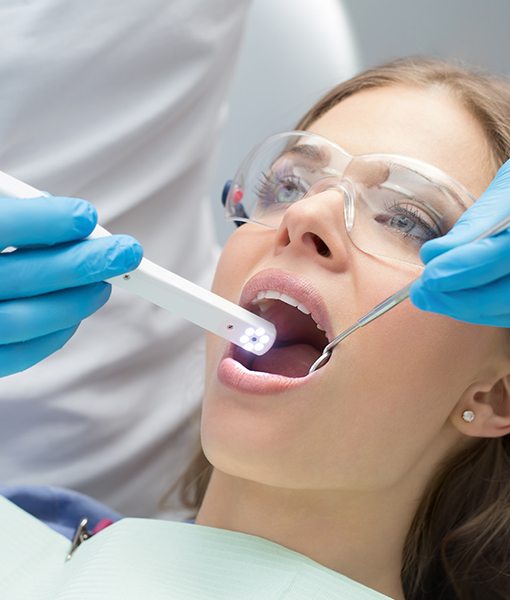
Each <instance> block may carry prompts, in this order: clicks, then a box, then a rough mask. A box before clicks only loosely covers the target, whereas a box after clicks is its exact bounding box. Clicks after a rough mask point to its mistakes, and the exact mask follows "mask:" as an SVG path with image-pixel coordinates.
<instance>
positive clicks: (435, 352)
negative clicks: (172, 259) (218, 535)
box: [182, 60, 510, 600]
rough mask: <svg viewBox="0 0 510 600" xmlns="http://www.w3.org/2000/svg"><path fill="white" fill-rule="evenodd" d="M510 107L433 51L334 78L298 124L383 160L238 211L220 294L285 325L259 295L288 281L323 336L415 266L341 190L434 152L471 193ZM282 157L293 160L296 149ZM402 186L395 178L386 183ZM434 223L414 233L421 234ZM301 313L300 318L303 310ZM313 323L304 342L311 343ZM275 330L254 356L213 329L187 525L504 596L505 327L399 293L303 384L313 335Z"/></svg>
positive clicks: (367, 572)
mask: <svg viewBox="0 0 510 600" xmlns="http://www.w3.org/2000/svg"><path fill="white" fill-rule="evenodd" d="M509 106H510V90H509V89H508V88H507V87H506V86H505V85H504V84H502V83H498V82H496V81H493V80H492V79H490V78H486V77H484V76H480V75H476V74H470V73H468V72H465V71H463V70H462V69H458V68H456V67H453V66H448V65H443V64H441V63H437V62H434V61H421V60H417V61H411V60H408V61H397V62H394V63H391V64H389V65H386V66H383V67H380V68H376V69H374V70H372V71H368V72H365V73H363V74H361V75H359V76H358V77H355V78H354V79H352V80H350V81H348V82H346V83H344V84H341V85H340V86H339V87H338V88H336V89H335V90H333V91H332V92H331V93H330V94H328V96H326V97H325V98H324V99H323V100H322V101H320V102H319V103H318V105H317V106H315V107H314V108H313V109H312V110H311V111H310V112H309V113H308V114H307V115H306V116H305V117H304V119H303V120H302V121H301V122H300V123H299V124H298V127H297V129H299V130H306V131H308V132H310V133H311V134H316V135H317V136H320V138H319V137H317V138H314V139H326V140H329V142H325V144H326V145H327V144H328V143H329V144H331V147H330V150H331V152H332V153H333V154H335V155H336V156H340V155H343V156H348V155H350V156H351V157H352V156H359V155H370V154H372V153H376V154H377V155H378V156H379V158H378V159H377V160H378V161H379V163H381V164H382V166H383V168H382V170H380V171H379V174H378V171H377V165H375V168H371V169H370V170H368V171H367V170H366V168H365V167H366V166H367V164H369V163H370V161H371V158H370V156H368V157H365V158H364V159H361V162H359V161H358V162H356V161H353V162H352V164H354V165H358V166H359V169H358V170H357V171H356V170H355V171H354V172H350V173H347V171H346V172H345V173H344V175H345V177H343V178H342V179H341V185H339V186H335V185H334V184H332V185H326V186H323V185H322V184H321V180H320V178H319V180H318V182H316V183H317V188H313V186H311V187H310V190H311V191H310V190H309V191H310V193H308V192H307V194H308V195H307V197H306V200H305V201H303V202H294V201H293V200H294V199H299V198H300V194H299V193H298V194H297V196H293V194H295V193H296V190H299V188H298V187H296V186H297V185H298V184H297V183H296V182H295V181H294V180H293V184H292V186H289V185H287V186H286V187H285V186H284V189H283V194H284V195H283V197H282V199H283V201H284V202H286V205H285V210H281V211H280V212H279V213H278V218H277V219H276V220H273V222H272V223H271V225H272V227H261V226H260V224H258V223H253V222H249V223H246V224H244V225H242V227H240V228H239V229H238V230H237V231H236V232H235V233H234V234H233V235H232V236H231V238H230V239H229V241H228V243H227V245H226V246H225V249H224V251H223V254H222V257H221V260H220V263H219V265H218V269H217V272H216V278H215V282H214V291H216V292H217V293H219V294H220V295H222V296H224V297H226V298H228V299H229V300H233V301H235V302H241V303H243V304H246V303H248V305H250V306H252V305H251V302H252V300H255V303H256V304H255V306H254V310H258V311H264V310H265V311H266V313H265V315H266V317H268V318H269V317H271V316H273V317H274V320H275V321H277V324H278V322H279V323H280V325H281V326H282V329H283V330H285V327H286V325H285V323H286V322H288V321H291V320H292V319H294V318H295V314H294V313H292V314H293V316H291V312H292V311H294V310H295V309H293V308H290V309H289V308H288V307H287V308H285V309H282V306H281V304H282V302H281V301H280V302H279V301H278V300H274V296H273V299H271V292H284V293H285V294H286V295H287V296H286V297H285V299H286V300H288V296H293V294H294V293H295V295H296V298H294V299H297V300H299V302H301V304H302V305H303V306H302V308H303V307H304V308H305V309H307V308H308V304H310V305H311V307H312V311H311V314H312V317H313V318H314V320H316V321H317V320H319V319H318V315H320V322H319V323H317V324H318V325H320V326H322V328H323V329H325V332H326V335H327V337H328V338H329V339H331V337H332V336H333V335H335V334H336V333H338V332H340V331H342V330H343V329H345V328H346V327H347V326H349V325H350V324H352V323H353V322H354V321H355V320H356V319H357V318H359V316H361V315H362V314H364V313H366V312H367V311H368V310H369V309H370V308H372V307H373V306H374V305H375V304H377V303H378V302H380V301H381V300H382V299H384V298H386V297H387V296H389V295H390V294H391V293H393V292H395V291H396V290H397V289H399V288H401V287H403V286H404V285H406V284H407V283H409V281H411V280H412V279H413V278H416V277H418V276H419V274H420V272H421V267H420V266H419V264H417V263H416V261H413V260H400V258H401V257H399V256H398V255H397V254H398V253H397V252H396V251H395V252H394V253H393V254H392V252H389V254H392V255H391V256H389V255H388V253H386V254H385V253H384V252H377V251H374V247H373V246H372V242H373V237H371V236H369V235H365V233H366V232H364V230H363V227H361V229H359V225H358V224H359V222H360V221H359V216H358V217H357V218H358V221H357V222H356V225H355V228H356V227H358V229H357V230H356V231H357V232H358V233H359V235H360V237H359V238H357V237H354V236H353V233H352V232H354V230H355V228H353V229H352V232H349V233H348V232H347V228H346V227H345V224H344V219H345V217H344V219H342V211H343V210H344V209H343V207H344V204H345V203H346V202H347V196H348V195H349V193H351V194H352V195H353V196H356V194H359V195H360V196H363V194H365V196H366V197H369V196H370V193H371V192H372V191H373V189H374V188H376V187H378V188H381V187H382V188H384V185H385V182H386V181H389V178H388V171H389V170H391V169H392V168H393V164H392V163H391V161H389V162H388V159H382V158H380V156H381V155H388V154H391V155H400V156H403V157H410V159H411V162H409V164H411V163H412V160H413V159H418V160H419V161H423V162H424V163H428V164H431V165H433V166H434V167H436V168H439V169H441V171H443V172H445V173H446V174H447V176H445V177H446V179H447V178H448V176H449V177H451V178H453V180H455V181H453V182H452V186H453V188H455V186H456V185H457V184H456V183H455V182H458V186H457V188H456V189H459V190H462V189H464V188H465V189H467V190H468V191H469V192H470V193H471V194H472V196H474V197H478V196H480V194H481V193H482V192H483V190H484V189H485V188H486V186H487V185H488V183H489V182H490V180H491V179H492V177H493V176H494V174H495V172H496V170H497V167H498V166H499V165H500V164H501V163H502V162H503V161H504V160H505V159H506V158H508V156H509V155H510V131H509V129H508V125H507V123H509V122H510V109H509V108H508V107H509ZM289 139H293V138H289ZM300 139H301V138H300ZM303 139H304V138H303ZM298 145H303V142H302V141H301V142H299V143H298ZM304 145H305V146H306V144H304ZM334 148H338V150H334ZM285 152H287V153H289V152H290V153H292V152H294V154H300V155H301V157H302V155H303V148H300V149H299V152H296V151H295V146H292V145H291V146H286V149H285ZM481 156H482V157H483V160H481V159H480V157H481ZM282 157H283V158H284V156H283V155H280V156H279V158H278V160H279V159H280V158H282ZM323 159H324V156H318V155H317V154H315V155H314V156H313V157H311V155H310V154H309V156H308V157H307V160H308V164H307V165H305V166H304V165H303V163H298V167H299V169H306V171H307V172H308V173H313V172H317V171H320V169H322V168H323V165H322V164H320V161H321V160H323ZM310 160H311V161H312V163H313V164H310ZM406 160H407V159H406V158H402V159H401V165H403V171H402V172H404V171H405V169H408V170H407V171H405V174H406V176H407V177H410V178H411V179H412V178H413V177H414V175H415V174H417V173H419V172H420V170H419V169H417V170H416V171H414V170H413V168H408V167H406V166H405V163H406ZM314 161H315V162H314ZM379 163H378V164H379ZM294 164H296V163H294ZM413 164H414V163H413ZM351 166H352V165H351ZM370 166H371V167H374V164H372V163H370ZM328 168H329V167H328ZM347 168H348V167H346V169H347ZM423 169H425V171H427V167H426V165H424V166H423ZM299 174H300V172H299V173H298V175H299ZM329 174H330V175H331V178H332V179H335V177H336V175H335V174H334V173H333V172H332V171H330V172H329ZM286 176H289V174H288V173H287V175H286ZM291 176H292V177H295V176H296V173H295V172H293V173H292V174H291ZM379 176H380V181H379V180H378V179H377V178H378V177H379ZM420 177H421V179H420V181H421V184H423V185H424V186H425V188H426V189H427V190H428V191H430V188H428V187H427V186H428V184H429V183H430V181H431V180H429V179H428V178H427V176H426V175H420ZM347 180H348V181H350V182H351V183H352V182H353V181H354V182H359V183H355V185H352V186H351V184H350V183H349V184H347V183H345V181H347ZM403 181H407V180H406V179H402V180H400V183H398V184H392V186H393V187H392V188H391V189H393V190H397V189H398V191H399V193H400V192H401V191H402V182H403ZM287 183H288V181H287ZM269 184H274V181H273V180H272V179H269ZM383 184H384V185H383ZM261 185H263V186H266V187H264V188H262V189H264V192H263V194H268V193H271V194H274V189H271V190H270V191H269V192H268V188H267V185H268V181H265V182H264V181H263V182H262V183H261ZM314 185H315V183H314ZM416 185H418V184H417V182H416V181H413V182H412V185H411V186H410V187H411V188H412V189H413V190H416V189H417V188H416ZM350 186H351V187H350ZM413 186H414V187H413ZM312 188H313V189H312ZM388 189H390V188H388V187H386V189H385V192H386V191H387V190H388ZM441 189H442V188H441V186H440V185H438V186H437V187H436V188H435V191H436V192H437V190H441ZM241 191H242V190H241ZM315 191H316V193H315ZM234 193H235V191H234V192H232V194H234ZM406 193H407V192H406ZM259 194H262V192H260V191H259ZM263 194H262V195H263ZM288 194H290V196H288ZM303 194H304V192H303V193H302V194H301V196H302V195H303ZM408 197H409V198H410V200H409V202H408V204H416V202H415V198H414V196H412V195H409V194H408ZM356 198H357V196H356V197H355V198H354V201H355V202H357V200H356ZM465 198H469V194H468V193H467V192H466V195H465V196H464V199H465ZM240 199H241V197H240V195H239V194H238V196H237V200H240ZM244 201H245V199H244V198H243V202H244ZM426 201H427V202H428V201H429V198H428V197H427V200H426ZM420 202H421V200H420ZM431 202H432V201H431ZM231 204H232V201H231ZM359 204H360V203H359ZM432 204H434V202H432ZM436 206H443V204H438V205H436ZM407 212H408V213H410V214H411V215H414V216H416V215H415V214H414V213H413V212H411V211H410V210H409V207H408V209H407ZM240 214H241V212H239V213H238V214H237V216H238V217H239V215H240ZM358 215H359V212H358ZM234 216H236V215H234ZM404 217H405V218H404ZM407 218H410V217H409V214H408V215H407V216H405V215H403V214H401V215H400V216H398V217H397V218H396V221H395V223H396V224H397V225H398V226H401V225H402V226H404V225H407V223H408V222H409V221H406V219H407ZM367 222H368V221H365V223H367ZM393 224H394V222H393V221H391V225H392V226H393ZM413 227H414V226H413ZM432 229H433V228H432V226H431V224H430V223H429V224H428V225H423V228H422V230H421V231H422V233H423V235H424V236H425V238H424V239H426V237H427V235H432V234H431V233H430V232H431V231H432ZM427 232H428V233H427ZM408 233H409V232H408V231H407V230H406V236H407V234H408ZM442 233H444V231H438V232H437V235H441V234H442ZM356 235H358V234H356ZM420 235H421V234H420ZM406 236H404V237H406ZM412 240H413V242H414V243H416V244H418V246H419V244H420V243H421V241H420V237H419V236H416V235H414V233H412ZM422 241H423V240H422ZM393 247H394V248H396V246H393ZM418 249H419V248H418ZM375 250H377V248H375ZM415 251H416V248H415ZM399 252H400V249H399ZM291 291H292V292H293V293H290V292H291ZM260 292H262V296H259V294H260ZM267 292H270V294H267ZM284 311H291V312H284ZM300 318H301V317H300ZM302 318H303V319H305V320H306V321H307V323H308V325H306V326H307V327H308V326H309V324H310V323H311V318H310V317H308V316H303V317H302ZM302 326H304V321H301V322H300V325H299V327H298V328H301V327H302ZM313 326H314V327H316V323H313ZM307 335H312V334H310V333H307ZM314 335H318V336H319V338H314V343H316V345H319V343H320V340H321V339H322V341H323V342H325V338H324V334H322V333H321V332H320V331H319V332H318V333H315V334H314ZM308 341H309V340H308ZM287 342H288V344H287V347H286V348H277V349H276V350H275V351H274V352H272V354H271V353H270V354H268V355H267V356H266V359H261V360H257V361H254V362H251V361H248V359H247V357H246V355H244V354H243V353H239V352H237V351H236V352H234V353H232V352H231V349H229V348H227V344H226V343H225V342H224V341H223V340H221V339H217V338H213V337H210V338H209V339H208V352H207V366H206V393H205V397H204V405H203V411H202V431H201V436H202V447H203V452H204V454H205V456H204V454H202V453H200V454H199V455H198V457H197V459H196V460H195V461H194V463H193V465H191V467H190V469H189V471H188V472H187V473H186V475H185V476H184V477H183V481H182V484H183V490H182V491H183V495H184V497H185V498H187V500H188V505H189V506H190V507H191V508H193V509H194V511H195V513H196V523H198V524H200V525H205V526H209V527H214V528H222V529H226V530H233V531H239V532H244V533H248V534H252V535H254V536H259V537H260V538H266V539H268V540H271V541H273V542H276V543H278V544H281V545H282V546H284V547H286V548H289V549H291V550H294V551H297V552H298V553H301V554H303V555H306V556H308V557H310V558H311V559H313V560H314V561H316V562H317V563H320V564H321V565H324V566H326V567H328V568H329V569H331V570H333V571H337V572H340V573H342V574H343V575H345V576H347V577H349V578H351V579H353V580H355V581H358V582H360V583H362V584H364V585H365V586H367V587H368V588H372V589H373V590H377V591H379V592H381V593H382V594H385V595H387V596H390V597H391V598H395V599H398V600H403V599H404V598H405V599H406V600H417V599H423V598H434V599H438V598H441V599H446V598H448V599H450V598H462V599H467V598H476V599H480V600H481V599H484V600H485V599H486V598H508V597H510V585H509V583H508V579H509V574H510V567H509V557H508V550H507V548H508V547H509V544H508V539H509V535H510V531H509V525H508V523H509V519H508V517H507V515H508V512H509V510H510V504H509V498H510V483H509V477H508V475H509V474H510V460H509V457H508V452H509V448H508V446H509V441H508V440H509V437H508V436H507V433H509V432H510V395H509V389H510V377H509V376H510V343H509V338H508V332H507V331H506V330H504V329H501V328H495V327H482V326H478V325H472V324H467V323H463V322H459V321H454V320H452V319H449V318H447V317H444V316H441V315H437V314H431V313H428V312H423V311H419V310H418V309H416V308H415V307H414V306H413V305H412V304H411V303H410V302H404V303H402V304H401V305H399V306H398V307H396V308H395V309H394V310H393V311H391V312H390V313H388V314H387V315H385V316H384V317H382V318H381V319H379V320H377V321H374V322H373V323H371V324H370V325H369V326H367V327H366V328H364V329H362V330H360V331H358V332H356V333H355V334H354V335H353V336H351V337H350V338H348V339H347V340H345V341H344V342H342V343H341V345H340V346H339V347H338V348H337V349H336V350H335V351H334V352H333V355H332V357H331V359H330V360H329V362H328V363H327V364H326V365H325V366H324V367H323V368H321V369H320V370H319V371H318V372H317V373H315V374H313V375H312V376H310V377H302V375H304V374H305V373H306V370H307V367H308V366H309V364H310V359H311V353H310V350H309V346H310V344H309V343H304V342H303V343H301V342H302V340H291V339H290V338H289V339H288V340H287ZM289 354H290V357H289ZM298 359H299V363H300V364H299V365H298V366H297V367H296V362H297V361H298ZM255 371H263V372H266V373H268V372H269V373H280V374H283V376H280V377H278V376H276V377H275V376H271V375H261V374H256V373H254V372H255ZM473 416H474V417H475V418H474V420H473V418H472V417H473ZM205 457H207V460H206V459H205Z"/></svg>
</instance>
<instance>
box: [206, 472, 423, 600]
mask: <svg viewBox="0 0 510 600" xmlns="http://www.w3.org/2000/svg"><path fill="white" fill-rule="evenodd" d="M408 491H409V492H410V493H403V492H404V490H402V487H401V486H396V487H395V488H391V489H388V490H385V491H384V492H381V490H378V491H377V492H351V491H348V492H347V491H341V490H331V491H328V490H292V489H283V488H274V487H271V486H266V485H263V484H259V483H256V482H253V481H248V480H246V479H241V478H239V477H235V476H232V475H228V474H226V473H223V472H221V471H219V470H217V469H215V470H214V471H213V474H212V476H211V480H210V483H209V486H208V488H207V492H206V495H205V498H204V501H203V504H202V506H201V508H200V511H199V513H198V516H197V520H196V522H197V523H198V524H200V525H208V526H210V527H218V528H222V529H228V530H231V531H239V532H243V533H248V534H251V535H256V536H259V537H262V538H265V539H268V540H270V541H273V542H276V543H278V544H280V545H282V546H284V547H286V548H289V549H291V550H294V551H296V552H300V553H301V554H304V555H306V556H308V557H309V558H311V559H313V560H315V561H316V562H318V563H320V564H322V565H324V566H326V567H328V568H330V569H333V570H335V571H338V572H340V573H342V575H345V576H346V577H349V578H351V579H353V580H355V581H358V582H359V583H362V584H364V585H366V586H368V587H370V588H372V589H374V590H377V591H379V592H381V593H383V594H386V595H387V596H390V597H391V598H394V599H395V600H404V595H403V591H402V585H401V580H400V568H401V564H402V550H403V545H404V541H405V537H406V534H407V531H408V529H409V526H410V523H411V520H412V516H413V515H414V512H415V511H416V506H417V494H416V487H415V488H414V490H408Z"/></svg>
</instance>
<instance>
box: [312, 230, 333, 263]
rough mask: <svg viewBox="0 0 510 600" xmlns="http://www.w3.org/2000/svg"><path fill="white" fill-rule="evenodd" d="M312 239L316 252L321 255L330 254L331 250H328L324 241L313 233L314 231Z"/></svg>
mask: <svg viewBox="0 0 510 600" xmlns="http://www.w3.org/2000/svg"><path fill="white" fill-rule="evenodd" d="M312 240H313V243H314V244H315V247H316V248H317V252H318V253H319V254H320V255H321V256H326V257H328V256H331V252H330V250H329V248H328V247H327V245H326V244H325V243H324V241H323V240H322V239H321V238H320V237H319V236H318V235H315V233H312Z"/></svg>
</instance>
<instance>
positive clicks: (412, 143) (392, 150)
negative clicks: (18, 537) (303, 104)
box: [308, 86, 494, 197]
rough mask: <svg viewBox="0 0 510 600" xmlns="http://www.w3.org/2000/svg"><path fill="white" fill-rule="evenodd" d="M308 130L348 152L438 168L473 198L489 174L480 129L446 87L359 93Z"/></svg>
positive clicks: (488, 165)
mask: <svg viewBox="0 0 510 600" xmlns="http://www.w3.org/2000/svg"><path fill="white" fill-rule="evenodd" d="M308 131H311V132H313V133H318V134H320V135H323V136H324V137H327V138H329V139H330V140H332V141H334V142H336V143H337V144H339V145H340V146H342V147H343V148H345V149H346V150H347V151H348V152H350V153H351V154H368V153H373V152H376V153H385V154H402V155H404V156H409V157H412V158H417V159H420V160H423V161H425V162H428V163H430V164H432V165H435V166H436V167H439V168H440V169H441V170H443V171H444V172H445V173H447V174H448V175H450V176H451V177H453V178H454V179H456V180H457V181H459V182H460V183H462V184H463V185H464V186H465V187H466V188H467V189H468V190H469V191H470V192H471V193H472V194H473V195H474V196H475V197H478V196H479V195H480V194H481V193H482V192H483V191H484V189H485V188H486V187H487V185H488V184H489V182H490V180H491V179H492V177H493V176H494V172H493V169H492V167H491V165H490V159H489V150H488V144H487V140H486V138H485V134H484V132H483V129H482V127H481V125H480V124H479V123H478V121H477V120H476V119H475V117H474V116H473V115H471V113H470V112H469V111H468V110H467V109H466V108H464V106H463V105H462V104H461V103H460V102H459V101H458V100H457V99H456V98H455V97H454V96H453V95H452V94H451V93H450V92H448V91H447V90H446V89H445V88H443V87H440V86H437V87H431V88H427V89H421V88H412V87H404V86H391V87H385V88H373V89H369V90H363V91H361V92H358V93H356V94H354V95H352V96H349V97H348V98H346V99H345V100H342V101H341V102H340V103H339V104H337V105H336V106H334V107H333V108H332V109H330V110H329V111H328V112H327V113H325V114H324V115H323V116H322V117H320V118H319V119H318V120H317V121H315V122H314V123H313V124H312V125H311V126H310V127H309V128H308Z"/></svg>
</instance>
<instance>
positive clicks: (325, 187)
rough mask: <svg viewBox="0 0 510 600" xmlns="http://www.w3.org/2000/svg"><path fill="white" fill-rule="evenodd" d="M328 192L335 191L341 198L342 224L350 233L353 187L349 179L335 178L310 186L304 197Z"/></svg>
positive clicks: (354, 192) (352, 219)
mask: <svg viewBox="0 0 510 600" xmlns="http://www.w3.org/2000/svg"><path fill="white" fill-rule="evenodd" d="M329 190H336V191H337V192H339V193H340V194H341V196H342V204H343V212H344V224H345V228H346V230H347V232H350V231H351V229H352V228H353V226H354V204H355V194H356V190H355V185H354V182H353V181H351V179H350V178H349V177H339V176H336V177H335V178H334V179H333V178H331V180H330V181H324V180H322V182H321V181H318V182H317V183H316V184H315V185H312V186H311V188H310V189H309V190H308V192H307V194H306V196H305V198H306V197H309V196H313V195H315V194H320V193H323V192H327V191H329Z"/></svg>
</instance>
